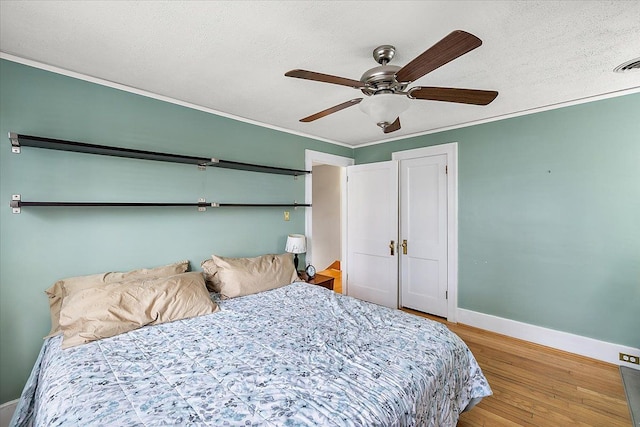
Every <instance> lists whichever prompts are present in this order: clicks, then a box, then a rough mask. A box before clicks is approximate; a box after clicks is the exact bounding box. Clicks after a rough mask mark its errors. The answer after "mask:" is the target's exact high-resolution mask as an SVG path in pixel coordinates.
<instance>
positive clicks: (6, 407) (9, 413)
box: [0, 399, 18, 427]
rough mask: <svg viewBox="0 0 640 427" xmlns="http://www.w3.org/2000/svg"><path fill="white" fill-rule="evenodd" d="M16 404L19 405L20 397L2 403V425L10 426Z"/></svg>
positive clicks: (0, 424) (0, 417)
mask: <svg viewBox="0 0 640 427" xmlns="http://www.w3.org/2000/svg"><path fill="white" fill-rule="evenodd" d="M16 406H18V399H16V400H12V401H11V402H5V403H3V404H2V405H0V427H9V422H10V421H11V417H13V412H14V411H15V410H16Z"/></svg>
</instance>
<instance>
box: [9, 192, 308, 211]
mask: <svg viewBox="0 0 640 427" xmlns="http://www.w3.org/2000/svg"><path fill="white" fill-rule="evenodd" d="M170 206H174V207H179V206H191V207H197V208H198V210H199V211H201V212H202V211H205V210H206V209H207V208H237V207H252V208H294V209H296V208H299V207H311V205H310V204H300V203H296V202H294V203H215V202H213V203H212V202H207V201H205V200H204V199H200V200H198V202H194V203H173V202H168V203H164V202H160V203H156V202H27V201H24V200H22V198H21V197H20V195H19V194H14V195H13V196H11V209H12V210H13V213H16V214H17V213H20V212H21V209H22V208H23V207H170Z"/></svg>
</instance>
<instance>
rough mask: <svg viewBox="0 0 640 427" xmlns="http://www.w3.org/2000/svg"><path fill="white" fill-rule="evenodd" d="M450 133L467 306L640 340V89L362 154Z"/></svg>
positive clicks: (443, 139) (377, 154)
mask: <svg viewBox="0 0 640 427" xmlns="http://www.w3.org/2000/svg"><path fill="white" fill-rule="evenodd" d="M434 108H435V106H434ZM448 142H458V149H459V154H458V155H459V187H458V191H459V217H458V221H459V223H458V227H459V285H458V286H459V307H461V308H465V309H469V310H473V311H477V312H480V313H486V314H491V315H495V316H499V317H504V318H507V319H513V320H518V321H522V322H525V323H529V324H533V325H538V326H543V327H546V328H551V329H556V330H560V331H565V332H570V333H574V334H578V335H582V336H586V337H591V338H595V339H598V340H602V341H607V342H612V343H616V344H622V345H628V346H632V347H640V332H638V327H639V326H640V322H639V320H638V319H639V317H638V314H639V313H640V94H632V95H627V96H623V97H617V98H611V99H607V100H602V101H597V102H591V103H586V104H581V105H576V106H571V107H566V108H561V109H557V110H552V111H546V112H541V113H537V114H531V115H527V116H521V117H517V118H511V119H507V120H501V121H497V122H492V123H487V124H483V125H476V126H471V127H466V128H461V129H456V130H451V131H447V132H440V133H436V134H432V135H425V136H420V137H415V138H411V139H404V140H400V141H394V142H390V143H386V144H382V145H374V146H369V147H363V148H359V149H356V150H355V158H356V163H358V164H362V163H370V162H377V161H384V160H390V159H391V153H392V152H394V151H401V150H407V149H411V148H417V147H424V146H430V145H436V144H442V143H448Z"/></svg>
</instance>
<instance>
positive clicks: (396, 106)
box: [359, 93, 409, 128]
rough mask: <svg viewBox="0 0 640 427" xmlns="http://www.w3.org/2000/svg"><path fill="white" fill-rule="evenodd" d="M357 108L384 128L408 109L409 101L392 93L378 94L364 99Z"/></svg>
mask: <svg viewBox="0 0 640 427" xmlns="http://www.w3.org/2000/svg"><path fill="white" fill-rule="evenodd" d="M359 107H360V110H361V111H362V112H363V113H365V114H366V115H368V116H369V117H371V119H372V120H373V122H374V123H375V124H376V125H378V126H380V127H381V128H384V127H386V126H389V125H390V124H391V123H393V122H394V121H395V120H396V119H397V118H398V116H399V115H400V113H402V112H403V111H405V110H406V109H407V108H409V99H408V98H407V97H406V96H398V95H395V94H393V93H379V94H376V95H371V96H367V97H365V98H364V99H363V100H362V102H360V104H359Z"/></svg>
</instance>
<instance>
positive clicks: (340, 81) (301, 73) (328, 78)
mask: <svg viewBox="0 0 640 427" xmlns="http://www.w3.org/2000/svg"><path fill="white" fill-rule="evenodd" d="M284 75H285V76H287V77H295V78H298V79H306V80H315V81H317V82H324V83H333V84H336V85H342V86H349V87H353V88H356V89H358V88H362V87H364V83H362V82H361V81H360V80H353V79H347V78H345V77H338V76H332V75H330V74H322V73H316V72H314V71H307V70H291V71H287V72H286V73H285V74H284Z"/></svg>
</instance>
